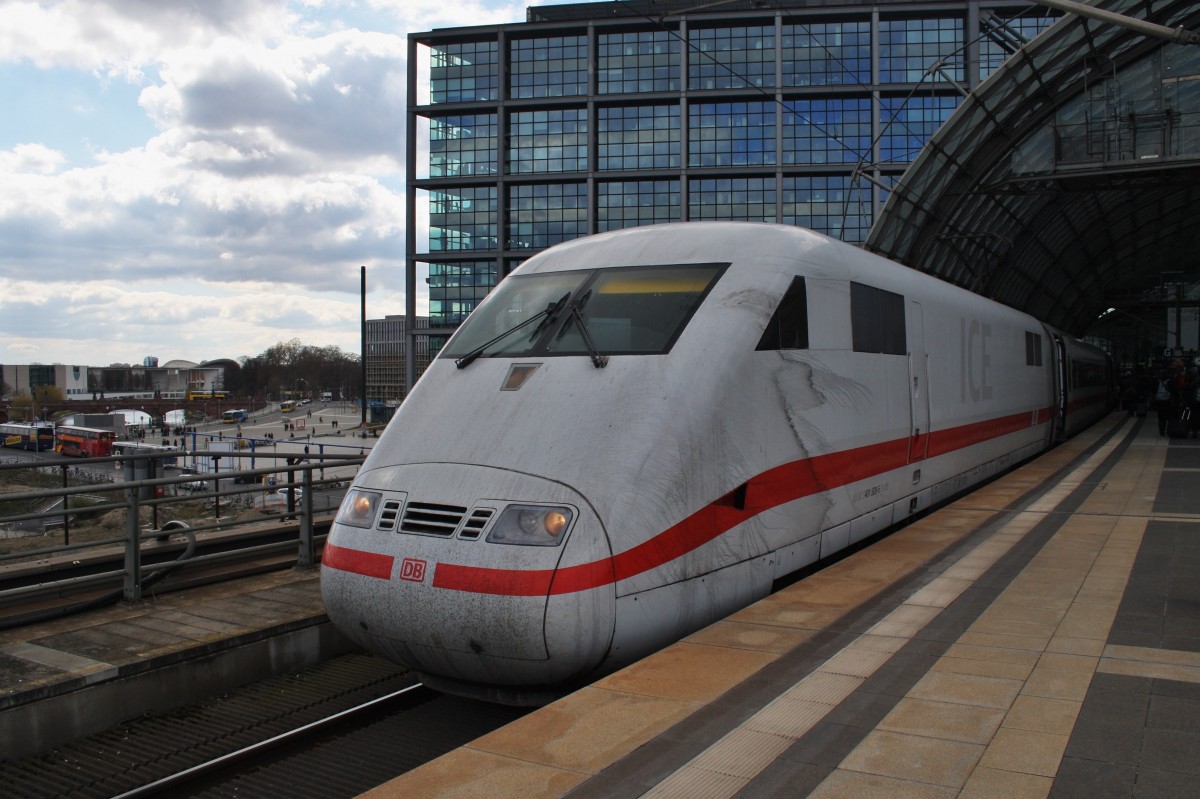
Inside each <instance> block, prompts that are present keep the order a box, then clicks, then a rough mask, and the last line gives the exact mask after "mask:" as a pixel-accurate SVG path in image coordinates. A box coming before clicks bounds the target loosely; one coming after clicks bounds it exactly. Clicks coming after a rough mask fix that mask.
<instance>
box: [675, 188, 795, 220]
mask: <svg viewBox="0 0 1200 799" xmlns="http://www.w3.org/2000/svg"><path fill="white" fill-rule="evenodd" d="M688 218H689V219H694V220H736V221H739V222H774V221H775V178H693V179H692V180H689V181H688Z"/></svg>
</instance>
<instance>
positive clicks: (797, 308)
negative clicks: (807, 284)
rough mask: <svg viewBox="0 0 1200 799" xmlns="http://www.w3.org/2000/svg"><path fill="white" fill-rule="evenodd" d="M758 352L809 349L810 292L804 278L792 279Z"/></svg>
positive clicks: (757, 348)
mask: <svg viewBox="0 0 1200 799" xmlns="http://www.w3.org/2000/svg"><path fill="white" fill-rule="evenodd" d="M754 349H755V350H756V351H762V350H804V349H808V292H807V291H806V290H805V288H804V278H802V277H794V278H792V284H791V285H790V286H788V289H787V291H786V292H784V294H783V299H782V300H780V301H779V307H778V308H776V309H775V314H774V315H773V316H772V317H771V321H770V322H769V323H768V324H767V329H766V330H764V331H763V334H762V338H761V339H759V341H758V346H757V347H755V348H754Z"/></svg>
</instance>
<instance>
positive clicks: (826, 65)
mask: <svg viewBox="0 0 1200 799" xmlns="http://www.w3.org/2000/svg"><path fill="white" fill-rule="evenodd" d="M780 51H781V55H782V61H783V85H784V86H844V85H849V86H866V85H868V84H869V83H870V82H871V24H870V22H868V21H866V20H863V21H861V22H816V23H811V24H805V25H784V26H783V39H782V44H781V46H780Z"/></svg>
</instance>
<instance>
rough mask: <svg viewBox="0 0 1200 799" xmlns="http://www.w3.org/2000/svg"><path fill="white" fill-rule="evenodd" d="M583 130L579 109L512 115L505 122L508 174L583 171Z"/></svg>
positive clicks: (584, 118)
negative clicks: (506, 127)
mask: <svg viewBox="0 0 1200 799" xmlns="http://www.w3.org/2000/svg"><path fill="white" fill-rule="evenodd" d="M587 130H588V123H587V110H586V109H583V108H543V109H538V110H536V111H519V112H514V113H513V114H512V116H510V117H509V123H508V134H509V135H508V142H509V144H508V171H509V173H510V174H521V173H526V172H582V171H585V170H586V169H587Z"/></svg>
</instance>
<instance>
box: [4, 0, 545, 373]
mask: <svg viewBox="0 0 1200 799" xmlns="http://www.w3.org/2000/svg"><path fill="white" fill-rule="evenodd" d="M523 18H524V4H520V3H504V4H500V3H480V2H469V3H467V4H452V3H446V2H444V0H361V2H352V0H327V1H326V2H319V1H318V0H308V2H292V3H287V2H283V0H204V2H194V1H193V0H186V1H185V0H174V1H171V0H46V1H45V2H27V1H25V0H0V64H8V65H10V68H12V69H16V68H18V67H19V68H22V69H33V68H36V69H38V70H44V71H47V74H52V73H53V71H56V70H57V71H62V70H68V71H74V72H75V73H81V72H82V73H87V74H91V75H94V76H96V86H97V92H96V95H95V96H94V97H74V96H73V97H72V98H71V102H70V103H64V104H63V106H64V108H66V107H67V106H76V107H80V108H85V107H91V106H93V105H94V104H97V103H103V102H106V101H111V99H112V98H111V95H105V94H104V93H103V91H101V90H102V88H103V87H104V86H105V85H106V84H107V82H111V81H122V82H127V83H130V84H132V85H133V86H135V87H140V90H139V91H138V92H137V95H138V97H137V107H136V108H135V107H132V105H131V106H130V107H129V108H125V109H120V113H123V114H127V115H129V118H130V119H133V118H134V117H135V116H136V117H137V119H138V120H139V121H140V123H141V124H142V125H143V126H144V125H145V120H146V119H147V118H149V119H150V120H152V121H153V124H154V126H155V128H156V129H157V133H156V135H153V136H152V137H150V138H148V139H147V140H146V141H144V142H138V143H136V144H135V145H134V146H128V147H124V146H122V147H121V148H118V149H115V150H103V149H101V150H96V149H95V148H94V147H92V146H91V145H90V144H89V145H88V146H87V147H85V148H80V149H78V150H77V151H76V152H84V153H85V154H86V153H88V152H90V153H91V154H92V155H91V160H90V161H86V160H85V161H81V160H80V158H79V157H78V155H75V156H73V157H71V158H68V156H67V155H66V154H65V153H64V152H62V150H61V149H56V148H55V147H50V146H47V145H46V144H44V143H42V142H40V141H38V140H37V137H36V136H35V137H30V138H29V139H27V140H23V141H3V140H0V185H3V186H4V191H3V192H0V334H2V336H3V338H0V362H19V361H20V360H21V359H25V358H29V357H33V356H34V355H36V357H37V358H38V359H40V360H41V361H43V362H54V361H59V362H76V363H85V364H86V363H97V364H99V363H109V362H114V361H138V360H140V359H141V358H142V357H143V356H144V355H147V354H155V355H159V356H160V357H161V358H164V359H170V358H187V359H190V360H200V359H202V358H215V357H236V356H239V355H253V354H257V353H258V352H261V351H262V350H263V349H265V348H266V347H269V346H271V345H272V344H274V343H276V342H278V341H280V340H288V339H291V338H293V337H298V338H300V339H301V340H302V341H303V342H304V343H305V344H313V345H318V346H323V345H326V344H337V345H339V346H342V347H343V348H345V349H348V350H350V351H357V349H358V335H359V332H358V316H359V308H358V301H359V297H358V288H359V286H358V267H359V266H360V265H366V266H367V267H368V268H369V276H370V280H369V288H370V289H371V295H370V296H369V298H368V307H369V314H370V315H371V316H372V317H379V316H384V315H386V314H395V313H403V309H404V298H403V295H402V292H401V288H402V286H403V277H402V273H403V269H402V264H403V257H404V246H405V243H404V235H405V231H404V230H403V221H404V208H403V205H404V198H403V194H402V193H401V192H402V190H401V189H400V188H399V187H402V186H403V184H404V180H403V151H404V141H405V130H404V123H405V97H404V91H405V85H406V78H405V74H406V65H405V59H406V57H407V41H406V35H407V32H408V31H413V30H425V29H430V28H433V27H443V26H447V25H475V24H489V23H501V22H512V21H517V20H521V19H523ZM127 94H128V92H126V95H127ZM122 96H125V95H122ZM78 118H79V117H75V118H74V119H73V120H72V121H75V120H77V119H78ZM87 135H88V131H86V130H80V131H78V136H79V138H80V139H81V140H85V141H86V140H87ZM420 305H421V307H422V308H423V307H424V305H425V301H424V298H423V297H422V298H421V299H420ZM64 329H65V330H67V331H69V332H68V333H63V332H62V331H63V330H64ZM88 352H94V353H95V354H96V357H95V358H94V359H92V358H89V357H87V356H86V353H88ZM70 353H76V355H74V356H72V355H71V354H70Z"/></svg>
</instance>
